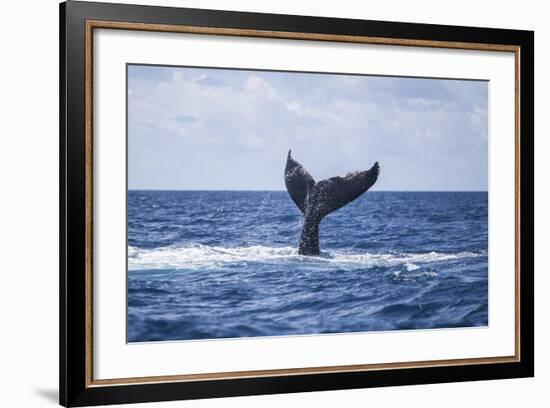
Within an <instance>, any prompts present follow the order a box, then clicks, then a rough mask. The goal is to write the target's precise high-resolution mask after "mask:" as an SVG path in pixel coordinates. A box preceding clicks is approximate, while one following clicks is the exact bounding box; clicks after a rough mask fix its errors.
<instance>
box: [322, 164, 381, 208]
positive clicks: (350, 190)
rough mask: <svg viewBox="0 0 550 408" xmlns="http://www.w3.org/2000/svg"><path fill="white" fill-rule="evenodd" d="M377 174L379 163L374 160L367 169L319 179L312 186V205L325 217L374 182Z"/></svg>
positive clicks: (350, 200)
mask: <svg viewBox="0 0 550 408" xmlns="http://www.w3.org/2000/svg"><path fill="white" fill-rule="evenodd" d="M379 174H380V165H379V164H378V162H376V163H374V165H373V166H372V167H371V168H370V169H369V170H364V171H354V172H351V173H347V174H345V175H343V176H337V177H331V178H329V179H326V180H321V181H319V182H318V183H317V184H316V185H315V188H314V190H316V191H315V194H314V195H312V198H313V197H315V198H314V200H315V205H314V207H315V208H317V212H318V215H319V216H320V217H321V218H322V217H325V216H326V215H328V214H330V213H331V212H333V211H336V210H338V209H339V208H342V207H343V206H345V205H346V204H349V203H351V202H352V201H353V200H355V199H356V198H358V197H359V196H361V195H362V194H363V193H365V192H367V190H368V189H370V188H371V187H372V186H373V185H374V183H376V180H378V175H379ZM312 204H313V203H312Z"/></svg>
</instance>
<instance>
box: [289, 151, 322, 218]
mask: <svg viewBox="0 0 550 408" xmlns="http://www.w3.org/2000/svg"><path fill="white" fill-rule="evenodd" d="M285 185H286V190H287V191H288V194H289V195H290V197H291V198H292V200H293V201H294V202H295V203H296V205H297V206H298V208H299V209H300V211H302V213H303V214H305V212H306V208H307V197H308V194H309V192H310V191H311V190H312V189H313V186H315V180H313V177H311V175H310V174H309V173H308V171H307V170H306V169H305V168H304V167H303V166H302V165H301V164H300V163H298V162H297V161H296V160H294V159H293V158H292V155H291V150H289V151H288V156H287V159H286V167H285Z"/></svg>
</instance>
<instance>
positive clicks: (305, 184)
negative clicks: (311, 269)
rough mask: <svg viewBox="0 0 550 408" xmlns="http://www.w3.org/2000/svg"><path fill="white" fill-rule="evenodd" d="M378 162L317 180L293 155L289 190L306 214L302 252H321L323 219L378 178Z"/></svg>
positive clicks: (288, 173)
mask: <svg viewBox="0 0 550 408" xmlns="http://www.w3.org/2000/svg"><path fill="white" fill-rule="evenodd" d="M379 173H380V166H379V165H378V162H376V163H374V165H373V166H372V167H371V168H370V170H365V171H356V172H352V173H348V174H345V175H343V176H337V177H331V178H329V179H326V180H321V181H319V182H317V183H316V182H315V180H314V179H313V177H311V175H310V174H309V173H308V172H307V170H306V169H305V168H304V167H303V166H302V165H301V164H300V163H298V162H297V161H296V160H294V159H293V158H292V156H291V151H290V150H289V151H288V157H287V160H286V167H285V185H286V190H287V191H288V194H290V197H291V198H292V200H293V201H294V202H295V203H296V205H297V206H298V208H299V209H300V211H301V212H302V214H303V215H304V226H303V227H302V235H301V236H300V247H299V250H298V253H299V254H300V255H319V253H320V250H319V223H320V222H321V220H322V219H323V218H324V217H325V216H327V215H328V214H330V213H331V212H333V211H336V210H337V209H339V208H342V207H343V206H345V205H346V204H348V203H350V202H352V201H353V200H355V199H356V198H357V197H359V196H360V195H361V194H363V193H365V192H366V191H367V190H368V189H369V188H371V187H372V185H373V184H374V183H375V182H376V180H377V179H378V174H379Z"/></svg>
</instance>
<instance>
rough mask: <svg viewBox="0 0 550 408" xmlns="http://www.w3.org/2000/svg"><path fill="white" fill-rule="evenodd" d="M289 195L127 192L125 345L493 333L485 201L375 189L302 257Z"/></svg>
mask: <svg viewBox="0 0 550 408" xmlns="http://www.w3.org/2000/svg"><path fill="white" fill-rule="evenodd" d="M301 223H302V215H301V213H300V212H299V210H298V209H297V208H296V206H295V204H294V203H293V202H292V200H291V199H290V197H289V196H288V194H287V192H286V191H273V192H269V191H264V192H258V191H254V192H241V191H129V193H128V341H130V342H140V341H159V340H185V339H211V338H229V337H248V336H277V335H298V334H317V333H342V332H364V331H375V330H404V329H430V328H448V327H466V326H486V325H487V324H488V303H487V299H488V269H487V259H488V258H487V242H488V236H487V193H486V192H376V191H373V192H367V193H366V194H364V195H363V196H361V197H360V198H359V199H357V200H355V201H354V202H352V203H351V204H349V205H347V206H345V207H344V208H342V209H340V210H338V211H336V212H334V213H332V214H330V215H329V216H328V217H327V218H325V219H324V220H323V221H322V223H321V227H320V243H321V250H322V254H321V256H319V257H305V256H300V255H298V250H297V247H298V239H299V236H300V230H301Z"/></svg>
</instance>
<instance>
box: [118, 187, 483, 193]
mask: <svg viewBox="0 0 550 408" xmlns="http://www.w3.org/2000/svg"><path fill="white" fill-rule="evenodd" d="M127 191H190V192H243V193H250V192H259V193H262V192H264V193H278V192H286V190H270V189H265V190H264V189H233V190H231V189H192V188H191V189H175V188H167V189H164V188H127ZM369 192H371V193H488V192H489V191H488V190H369Z"/></svg>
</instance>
